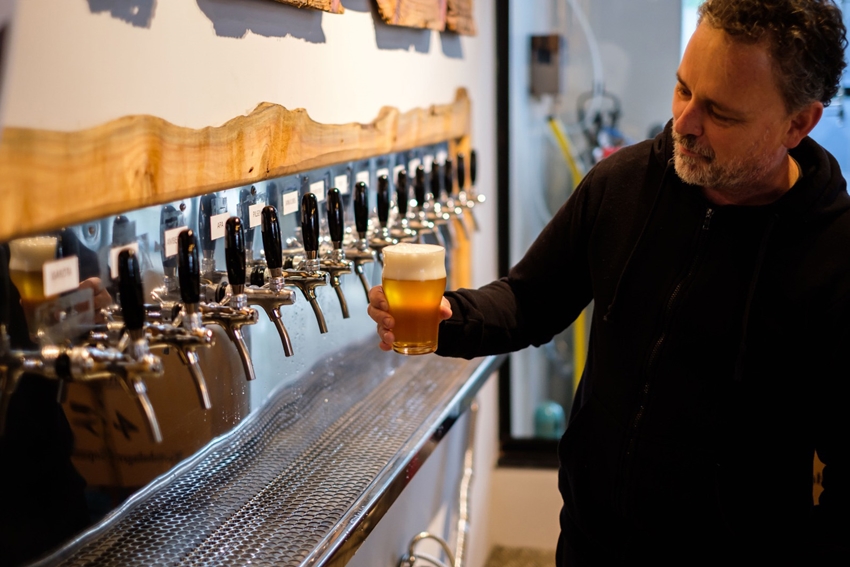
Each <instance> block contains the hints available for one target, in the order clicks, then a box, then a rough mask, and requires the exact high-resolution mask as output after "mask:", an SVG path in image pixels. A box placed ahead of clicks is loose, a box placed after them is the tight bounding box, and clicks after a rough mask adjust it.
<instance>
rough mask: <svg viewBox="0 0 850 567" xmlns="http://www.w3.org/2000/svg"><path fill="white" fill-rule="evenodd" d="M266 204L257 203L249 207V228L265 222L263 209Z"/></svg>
mask: <svg viewBox="0 0 850 567" xmlns="http://www.w3.org/2000/svg"><path fill="white" fill-rule="evenodd" d="M265 206H266V205H265V204H263V203H257V204H256V205H251V206H250V207H248V228H255V227H258V226H260V225H261V224H263V209H264V208H265Z"/></svg>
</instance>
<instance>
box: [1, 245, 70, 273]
mask: <svg viewBox="0 0 850 567" xmlns="http://www.w3.org/2000/svg"><path fill="white" fill-rule="evenodd" d="M58 244H59V239H58V238H56V237H55V236H34V237H32V238H19V239H17V240H12V241H10V242H9V253H10V256H11V258H10V259H9V269H10V270H20V271H22V272H40V271H41V267H42V266H43V265H44V264H45V263H46V262H50V261H52V260H55V259H56V247H57V245H58Z"/></svg>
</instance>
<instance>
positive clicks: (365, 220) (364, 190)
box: [354, 181, 369, 234]
mask: <svg viewBox="0 0 850 567" xmlns="http://www.w3.org/2000/svg"><path fill="white" fill-rule="evenodd" d="M354 224H355V225H357V226H356V228H357V232H359V233H360V234H365V233H366V231H367V230H369V189H368V187H366V184H365V183H364V182H362V181H359V182H358V183H357V185H355V186H354Z"/></svg>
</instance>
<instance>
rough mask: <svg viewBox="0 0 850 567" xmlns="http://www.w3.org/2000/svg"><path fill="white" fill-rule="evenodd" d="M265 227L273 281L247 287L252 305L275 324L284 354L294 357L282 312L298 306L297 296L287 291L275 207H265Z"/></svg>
mask: <svg viewBox="0 0 850 567" xmlns="http://www.w3.org/2000/svg"><path fill="white" fill-rule="evenodd" d="M261 226H262V229H261V230H262V236H263V249H264V250H265V255H266V268H267V270H268V274H269V277H268V281H265V282H263V283H262V285H250V286H247V287H246V288H245V293H246V294H247V296H248V304H249V305H255V306H257V307H260V308H262V309H263V311H265V312H266V315H268V317H269V320H271V322H272V323H273V324H274V326H275V329H277V333H278V335H279V336H280V342H281V345H282V346H283V354H284V355H285V356H292V355H293V354H294V351H293V349H292V341H291V340H290V338H289V333H288V332H287V330H286V327H285V326H284V324H283V318H282V317H281V315H280V308H281V307H283V306H284V305H293V304H294V303H295V292H294V291H292V290H291V289H286V288H285V287H284V286H285V285H286V282H285V281H284V279H283V270H282V268H283V251H282V249H281V238H280V224H279V223H278V220H277V210H275V208H274V207H273V206H271V205H267V206H265V207H263V210H262V225H261Z"/></svg>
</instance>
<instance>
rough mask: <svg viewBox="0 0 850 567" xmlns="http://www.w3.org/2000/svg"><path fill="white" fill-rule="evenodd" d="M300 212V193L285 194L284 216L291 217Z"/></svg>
mask: <svg viewBox="0 0 850 567" xmlns="http://www.w3.org/2000/svg"><path fill="white" fill-rule="evenodd" d="M297 210H298V191H290V192H289V193H284V194H283V214H284V216H286V215H291V214H292V213H294V212H296V211H297Z"/></svg>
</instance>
